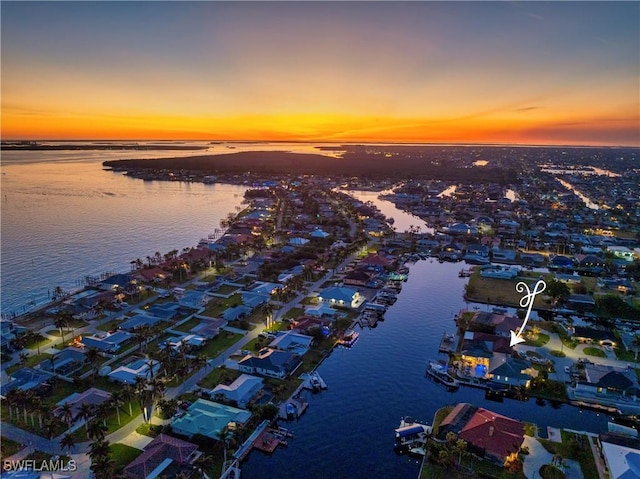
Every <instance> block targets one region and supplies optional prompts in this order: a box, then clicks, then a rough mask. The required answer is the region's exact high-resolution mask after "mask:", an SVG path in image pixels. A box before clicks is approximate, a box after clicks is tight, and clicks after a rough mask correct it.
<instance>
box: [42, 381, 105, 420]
mask: <svg viewBox="0 0 640 479" xmlns="http://www.w3.org/2000/svg"><path fill="white" fill-rule="evenodd" d="M109 399H111V393H110V392H107V391H103V390H102V389H98V388H89V389H87V390H86V391H84V392H81V393H73V394H70V395H69V396H67V397H66V398H64V399H63V400H62V401H59V402H58V403H57V404H56V406H57V408H56V409H55V410H54V411H53V414H54V415H55V416H58V415H59V412H60V407H61V406H63V405H64V404H68V405H69V406H71V410H72V412H73V415H74V417H75V416H77V415H78V412H79V411H80V408H81V407H82V406H83V405H84V404H89V405H91V406H99V405H100V404H102V403H104V402H107V401H108V400H109Z"/></svg>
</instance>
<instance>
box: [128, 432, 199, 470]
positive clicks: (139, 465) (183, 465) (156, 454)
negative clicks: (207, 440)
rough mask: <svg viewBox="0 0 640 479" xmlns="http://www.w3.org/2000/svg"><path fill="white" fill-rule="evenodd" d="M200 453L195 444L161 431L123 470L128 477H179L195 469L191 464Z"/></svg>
mask: <svg viewBox="0 0 640 479" xmlns="http://www.w3.org/2000/svg"><path fill="white" fill-rule="evenodd" d="M200 455H201V453H200V452H199V451H198V446H196V445H195V444H192V443H190V442H187V441H183V440H182V439H178V438H176V437H173V436H169V435H167V434H162V433H161V434H160V435H158V436H157V437H155V438H154V439H153V441H151V442H150V443H149V444H147V445H146V446H145V447H144V452H143V453H142V454H140V455H139V456H138V457H136V458H135V459H134V460H133V461H132V462H130V463H129V465H128V466H127V467H125V468H124V471H123V472H124V475H125V477H126V478H127V479H147V478H151V477H178V476H179V474H180V472H184V473H186V474H190V473H191V471H192V470H193V466H191V464H192V463H193V462H194V461H195V459H197V458H198V457H199V456H200ZM176 466H177V467H176ZM169 470H170V471H171V472H170V473H169ZM185 477H186V476H185Z"/></svg>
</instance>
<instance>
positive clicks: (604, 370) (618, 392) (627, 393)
mask: <svg viewBox="0 0 640 479" xmlns="http://www.w3.org/2000/svg"><path fill="white" fill-rule="evenodd" d="M574 394H575V396H576V397H578V398H585V399H592V400H598V401H633V402H635V401H637V400H638V396H640V390H639V388H638V384H637V377H636V375H635V371H634V370H633V369H632V368H629V367H627V368H620V367H616V366H609V365H604V364H593V363H586V364H585V365H584V380H582V381H578V383H577V384H576V386H575V388H574Z"/></svg>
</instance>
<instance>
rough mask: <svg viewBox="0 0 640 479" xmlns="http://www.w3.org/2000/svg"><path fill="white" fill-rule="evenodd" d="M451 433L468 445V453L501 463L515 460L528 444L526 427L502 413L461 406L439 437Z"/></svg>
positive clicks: (440, 430)
mask: <svg viewBox="0 0 640 479" xmlns="http://www.w3.org/2000/svg"><path fill="white" fill-rule="evenodd" d="M448 432H453V433H455V434H456V435H457V436H458V438H460V439H463V440H465V441H466V442H467V445H468V450H469V451H470V452H473V453H476V454H478V455H479V456H481V457H485V458H487V459H489V460H491V461H493V462H496V463H498V464H504V463H505V462H507V460H511V459H515V458H516V457H517V455H518V452H520V447H521V446H522V443H523V442H524V424H523V423H521V422H520V421H516V420H515V419H511V418H509V417H506V416H503V415H501V414H498V413H495V412H493V411H489V410H488V409H484V408H479V407H476V406H473V405H471V404H468V403H460V404H458V405H457V406H456V407H454V408H453V410H452V411H451V412H450V413H449V414H448V415H447V417H445V418H444V420H443V421H442V423H441V424H440V428H439V430H438V435H439V436H440V437H445V436H446V434H447V433H448Z"/></svg>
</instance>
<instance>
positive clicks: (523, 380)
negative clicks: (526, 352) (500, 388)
mask: <svg viewBox="0 0 640 479" xmlns="http://www.w3.org/2000/svg"><path fill="white" fill-rule="evenodd" d="M537 375H538V373H537V371H536V370H535V369H533V368H532V367H531V366H530V365H529V363H527V362H526V361H523V360H522V359H514V358H512V357H510V356H509V355H507V354H495V355H494V356H493V357H492V358H491V359H490V361H489V371H488V374H487V376H486V377H487V379H488V380H489V381H490V382H492V383H495V384H501V385H504V386H508V387H515V386H524V387H529V383H530V382H531V379H532V378H533V377H536V376H537Z"/></svg>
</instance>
